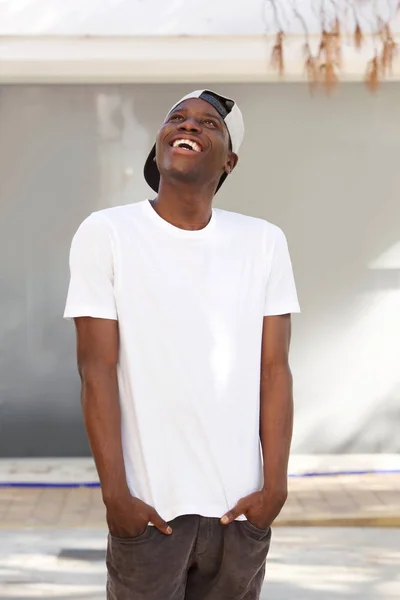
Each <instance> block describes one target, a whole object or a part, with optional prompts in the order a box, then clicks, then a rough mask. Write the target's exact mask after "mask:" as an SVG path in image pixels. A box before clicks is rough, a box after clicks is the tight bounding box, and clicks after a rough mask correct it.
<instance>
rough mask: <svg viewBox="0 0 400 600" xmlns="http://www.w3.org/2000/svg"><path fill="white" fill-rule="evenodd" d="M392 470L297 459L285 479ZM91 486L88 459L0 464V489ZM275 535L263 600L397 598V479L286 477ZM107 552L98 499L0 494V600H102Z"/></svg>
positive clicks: (38, 492)
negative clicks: (287, 493) (27, 485)
mask: <svg viewBox="0 0 400 600" xmlns="http://www.w3.org/2000/svg"><path fill="white" fill-rule="evenodd" d="M399 467H400V457H398V456H394V457H387V456H386V457H383V456H378V457H377V456H375V457H371V456H370V457H326V456H325V457H308V458H307V457H306V458H305V457H297V458H295V460H294V461H293V460H292V463H291V472H292V474H294V475H300V474H305V473H307V472H310V471H312V472H317V473H319V474H321V473H331V474H332V473H333V472H335V471H338V470H339V471H343V470H345V471H348V470H350V471H363V470H368V469H399ZM90 481H92V482H95V481H96V473H95V470H94V467H93V463H92V461H91V460H87V459H84V460H75V459H74V460H50V461H49V460H34V461H32V460H31V461H29V460H23V461H21V460H19V461H0V485H1V484H2V483H3V484H4V483H6V482H8V483H14V484H15V483H18V482H19V483H21V482H24V483H27V482H31V483H33V484H43V483H44V484H57V483H60V482H64V483H74V484H76V483H83V482H90ZM362 524H364V525H369V526H370V527H364V528H361V527H359V525H362ZM277 525H279V527H278V526H277V527H275V528H274V534H273V543H272V548H271V553H270V557H269V561H268V569H267V579H266V583H265V588H264V592H263V594H264V595H263V600H267V599H268V598H270V599H273V600H289V599H290V600H356V599H357V600H358V599H360V598H362V599H363V600H380V599H382V600H393V599H394V598H397V599H399V598H400V529H398V528H396V526H397V527H399V526H400V475H399V474H381V475H378V474H374V475H372V474H369V475H341V476H332V475H331V476H318V477H291V478H290V496H289V501H288V503H287V505H286V507H285V509H284V511H283V513H282V515H281V517H280V518H279V520H278V522H277ZM288 525H303V527H293V526H292V527H288ZM307 525H313V527H308V526H307ZM318 525H324V527H318ZM332 525H334V526H335V527H334V528H333V527H330V526H332ZM340 525H346V526H347V528H346V529H343V528H341V527H340ZM379 525H380V526H381V528H379V527H377V526H379ZM383 525H384V526H387V527H385V528H382V526H383ZM349 526H351V527H349ZM389 526H390V527H389ZM105 543H106V531H105V529H104V508H103V505H102V502H101V497H100V493H99V490H98V489H96V488H85V487H80V488H72V489H48V488H25V489H22V488H10V487H0V599H1V600H13V599H18V600H31V599H33V598H39V597H40V598H52V599H54V600H104V582H105V567H104V552H105ZM160 600H161V599H160Z"/></svg>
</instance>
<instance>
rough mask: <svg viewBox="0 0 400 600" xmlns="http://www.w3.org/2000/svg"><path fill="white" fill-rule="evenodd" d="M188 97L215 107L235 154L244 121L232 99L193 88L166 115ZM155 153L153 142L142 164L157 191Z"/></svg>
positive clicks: (158, 177)
mask: <svg viewBox="0 0 400 600" xmlns="http://www.w3.org/2000/svg"><path fill="white" fill-rule="evenodd" d="M190 98H200V100H205V101H206V102H208V103H209V104H211V106H213V107H214V108H215V110H216V111H217V112H218V113H219V114H220V115H221V117H222V118H223V119H224V122H225V125H226V128H227V130H228V133H229V135H230V138H231V144H232V152H234V153H235V154H238V153H239V148H240V145H241V143H242V141H243V136H244V123H243V116H242V113H241V111H240V109H239V107H238V105H237V104H236V102H235V101H234V100H232V99H231V98H226V97H225V96H221V95H220V94H217V93H216V92H213V91H212V90H195V91H194V92H191V93H190V94H187V95H186V96H184V97H183V98H181V99H180V100H179V101H178V102H176V104H174V105H173V106H172V108H171V109H170V110H169V111H168V114H167V116H168V115H169V114H170V113H171V112H172V111H173V110H174V109H175V108H176V107H177V106H178V105H179V104H180V103H181V102H184V101H185V100H189V99H190ZM155 155H156V145H155V144H154V146H153V148H152V149H151V152H150V154H149V156H148V157H147V160H146V163H145V165H144V178H145V179H146V181H147V183H148V184H149V186H150V187H151V188H152V189H153V190H154V191H155V192H158V186H159V184H160V172H159V170H158V167H157V165H156V163H155V160H154V158H155ZM227 175H228V174H227V173H223V174H222V176H221V179H220V180H219V183H218V187H217V191H218V190H219V188H220V187H221V185H222V184H223V183H224V181H225V179H226V178H227Z"/></svg>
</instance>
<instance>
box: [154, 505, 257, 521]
mask: <svg viewBox="0 0 400 600" xmlns="http://www.w3.org/2000/svg"><path fill="white" fill-rule="evenodd" d="M228 510H229V508H227V507H226V506H225V507H221V506H199V505H194V504H192V505H190V504H187V505H182V506H173V507H170V508H167V509H163V508H162V507H160V506H157V512H158V513H159V514H160V516H161V517H162V518H163V519H164V520H165V521H167V522H171V521H173V520H174V519H177V518H178V517H183V516H185V515H199V516H201V517H208V518H213V519H221V518H222V517H223V516H224V514H225V513H227V512H228ZM236 520H237V521H246V517H245V516H244V515H241V516H240V517H238V518H237V519H236Z"/></svg>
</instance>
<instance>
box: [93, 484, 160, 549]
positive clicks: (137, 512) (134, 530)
mask: <svg viewBox="0 0 400 600" xmlns="http://www.w3.org/2000/svg"><path fill="white" fill-rule="evenodd" d="M104 504H105V506H106V511H107V524H108V529H109V531H110V533H111V535H114V536H115V537H119V538H135V537H139V536H140V535H142V534H143V533H144V532H145V531H146V529H147V527H148V524H149V523H152V524H153V525H154V526H155V527H157V529H159V530H160V531H161V533H164V534H165V535H170V534H171V533H172V529H171V527H170V526H169V525H168V523H167V522H166V521H164V519H162V518H161V517H160V515H159V514H158V513H157V511H156V510H155V509H154V508H152V507H151V506H149V505H148V504H146V503H145V502H142V500H139V499H138V498H134V497H133V496H131V494H130V493H129V492H127V493H125V494H124V495H121V496H119V497H115V498H112V499H110V500H104Z"/></svg>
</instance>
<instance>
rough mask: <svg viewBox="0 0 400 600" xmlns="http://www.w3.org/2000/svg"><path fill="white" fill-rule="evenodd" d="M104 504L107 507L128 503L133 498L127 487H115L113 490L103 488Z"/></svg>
mask: <svg viewBox="0 0 400 600" xmlns="http://www.w3.org/2000/svg"><path fill="white" fill-rule="evenodd" d="M102 497H103V503H104V504H105V505H106V506H110V505H114V504H119V503H121V502H126V501H127V500H130V499H131V498H132V495H131V492H130V490H129V488H128V486H127V485H124V486H113V487H112V488H102Z"/></svg>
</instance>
